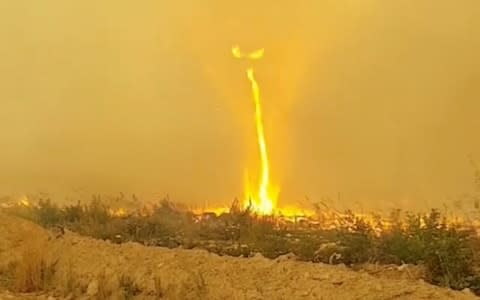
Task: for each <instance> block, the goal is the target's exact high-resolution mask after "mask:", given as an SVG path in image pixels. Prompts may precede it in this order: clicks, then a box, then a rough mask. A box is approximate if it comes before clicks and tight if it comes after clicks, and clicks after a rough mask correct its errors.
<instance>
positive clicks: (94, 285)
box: [0, 214, 476, 299]
mask: <svg viewBox="0 0 480 300" xmlns="http://www.w3.org/2000/svg"><path fill="white" fill-rule="evenodd" d="M31 247H41V249H42V251H44V252H45V253H44V254H45V255H47V256H48V258H49V260H50V261H52V262H55V275H54V278H53V285H54V286H55V289H56V291H55V293H53V294H51V295H50V296H49V297H50V299H53V298H52V297H55V298H70V299H96V298H97V297H98V296H100V298H101V297H104V299H122V297H121V296H122V294H123V295H126V294H129V295H134V296H135V297H137V298H138V299H158V298H163V299H476V297H475V296H473V295H472V294H470V293H465V292H456V291H452V290H448V289H443V288H439V287H436V286H432V285H429V284H427V283H424V282H423V281H419V280H413V279H392V278H385V277H382V276H380V277H378V276H376V277H373V276H372V275H369V274H367V273H360V272H355V271H352V270H349V269H347V268H346V267H341V266H331V265H325V264H313V263H305V262H297V261H293V260H287V259H277V260H269V259H265V258H263V257H261V256H258V257H254V258H234V257H220V256H218V255H215V254H212V253H208V252H206V251H203V250H182V249H176V250H170V249H163V248H154V247H145V246H142V245H139V244H135V243H126V244H121V245H116V244H112V243H109V242H106V241H100V240H94V239H91V238H86V237H80V236H78V235H76V234H74V233H69V232H67V233H66V234H65V235H63V236H61V237H58V238H57V237H55V236H54V235H53V234H51V233H48V232H47V231H45V230H43V229H42V228H40V227H39V226H37V225H35V224H32V223H30V222H28V221H25V220H20V219H18V218H14V217H10V216H4V215H1V214H0V270H2V269H5V268H7V264H8V263H7V262H8V261H12V260H16V259H20V260H21V259H22V251H25V249H29V248H31ZM0 276H2V273H1V272H0ZM119 282H121V284H119ZM17 297H18V298H16V296H14V295H12V294H10V293H7V292H4V293H3V294H2V293H1V292H0V299H22V297H27V296H18V295H17ZM37 298H40V296H39V297H37ZM42 298H44V299H48V297H47V296H42ZM25 299H28V297H27V298H25ZM30 299H32V298H30Z"/></svg>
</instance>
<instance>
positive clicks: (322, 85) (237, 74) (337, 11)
mask: <svg viewBox="0 0 480 300" xmlns="http://www.w3.org/2000/svg"><path fill="white" fill-rule="evenodd" d="M259 2H260V3H259ZM479 14H480V3H479V2H478V1H475V0H461V1H456V2H453V1H443V0H440V1H438V0H428V1H413V0H412V1H383V0H382V1H381V0H368V1H360V0H356V1H353V0H345V1H338V0H335V1H334V0H328V1H318V0H316V1H313V0H305V1H300V2H299V1H253V0H246V1H241V2H231V1H221V0H204V1H194V0H183V1H141V2H138V3H133V2H132V1H113V0H108V1H60V0H58V1H53V0H45V1H26V0H16V1H2V2H1V3H0V43H1V44H0V45H1V46H0V70H1V73H0V128H1V129H0V170H1V172H0V188H1V190H0V194H9V193H22V192H35V191H48V192H50V193H52V194H62V195H63V194H65V193H67V194H68V193H70V192H71V191H78V190H82V191H85V193H93V192H101V193H115V192H120V191H123V192H137V193H138V194H141V195H145V197H149V196H151V195H164V194H166V193H169V194H170V197H171V198H172V199H174V200H178V201H182V202H186V203H189V204H198V205H202V204H203V203H205V202H209V203H228V202H230V201H231V199H232V198H233V197H235V196H239V197H240V196H241V194H242V189H243V186H244V183H243V174H244V173H243V172H244V169H245V168H246V167H248V168H249V169H251V172H252V173H253V174H255V173H256V167H258V153H257V148H256V144H255V129H254V120H253V103H252V100H251V98H250V90H249V83H248V81H247V80H246V78H245V67H246V66H245V65H244V64H243V63H242V62H239V61H238V60H235V59H233V58H232V57H231V53H230V48H231V46H232V45H233V44H238V45H240V46H241V47H242V48H245V49H246V50H248V49H250V50H254V49H257V48H260V47H264V48H265V57H264V58H263V59H262V60H261V61H258V62H256V63H255V69H256V76H257V80H258V81H259V83H260V87H261V89H262V94H263V101H264V103H263V104H264V120H265V131H266V136H267V142H268V143H269V152H270V160H271V171H272V174H271V177H272V181H274V182H275V183H276V184H278V185H279V186H280V189H281V192H280V199H279V201H280V202H283V203H295V202H297V201H302V200H303V199H304V198H305V196H308V197H309V198H310V199H312V200H315V199H320V198H325V197H330V198H334V199H337V197H338V194H339V193H340V194H341V199H340V202H339V203H337V204H339V205H342V204H348V205H352V204H355V205H358V206H360V207H365V208H368V207H377V205H378V204H379V203H380V204H382V205H383V206H385V207H390V206H396V205H404V206H409V205H410V206H414V205H415V206H418V205H430V206H432V205H440V204H441V203H442V202H443V201H445V199H446V198H448V197H450V198H455V197H458V196H459V195H461V194H463V193H467V192H471V191H472V190H473V186H472V182H473V178H472V177H473V171H472V169H471V167H470V165H469V161H468V158H467V155H469V154H472V155H473V156H474V157H476V158H477V160H478V161H480V139H479V138H478V133H477V131H478V129H479V128H480V117H479V116H480V104H479V100H480V97H479V96H480V85H478V82H479V81H480V56H479V54H478V53H480V19H479V18H477V16H478V15H479ZM337 202H338V201H337Z"/></svg>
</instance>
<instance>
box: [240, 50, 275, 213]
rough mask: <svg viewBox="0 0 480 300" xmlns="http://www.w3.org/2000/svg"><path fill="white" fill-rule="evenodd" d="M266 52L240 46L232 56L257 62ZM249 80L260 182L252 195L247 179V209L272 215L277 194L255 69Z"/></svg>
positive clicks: (251, 68)
mask: <svg viewBox="0 0 480 300" xmlns="http://www.w3.org/2000/svg"><path fill="white" fill-rule="evenodd" d="M263 53H264V50H263V49H260V50H256V51H254V52H251V53H249V54H243V53H242V52H241V51H240V48H239V47H238V46H234V47H233V48H232V54H233V56H234V57H235V58H238V59H242V58H247V59H249V60H257V59H260V58H262V57H263ZM247 78H248V80H249V81H250V84H251V87H252V95H253V101H254V104H255V126H256V129H257V144H258V148H259V151H260V162H261V166H260V182H259V185H258V192H257V194H256V195H253V194H252V193H251V190H252V189H251V187H250V182H249V180H248V178H247V181H246V187H245V202H244V205H245V207H250V209H251V210H252V211H254V212H256V213H259V214H262V215H270V214H272V213H273V212H274V208H275V205H276V196H275V194H276V193H275V192H274V191H273V190H272V188H271V186H270V167H269V160H268V151H267V142H266V140H265V131H264V128H263V118H262V104H261V97H260V87H259V85H258V82H257V80H256V79H255V72H254V70H253V67H250V68H248V69H247Z"/></svg>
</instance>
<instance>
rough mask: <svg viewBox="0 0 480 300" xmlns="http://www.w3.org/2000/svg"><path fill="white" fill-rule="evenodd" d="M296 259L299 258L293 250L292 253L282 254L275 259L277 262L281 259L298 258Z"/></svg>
mask: <svg viewBox="0 0 480 300" xmlns="http://www.w3.org/2000/svg"><path fill="white" fill-rule="evenodd" d="M296 259H297V256H296V255H295V254H293V253H292V252H290V253H287V254H284V255H280V256H279V257H277V258H276V259H275V260H276V261H277V262H280V261H286V260H296Z"/></svg>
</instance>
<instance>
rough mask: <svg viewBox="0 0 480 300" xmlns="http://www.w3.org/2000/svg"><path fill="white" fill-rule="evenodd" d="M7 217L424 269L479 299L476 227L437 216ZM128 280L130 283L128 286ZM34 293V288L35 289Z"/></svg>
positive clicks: (132, 238)
mask: <svg viewBox="0 0 480 300" xmlns="http://www.w3.org/2000/svg"><path fill="white" fill-rule="evenodd" d="M4 210H6V211H8V212H10V213H12V214H16V215H18V216H22V217H23V218H27V219H29V220H32V221H34V222H37V223H39V224H41V225H42V226H44V227H47V228H50V229H54V230H56V232H57V234H58V236H61V235H62V234H63V233H64V232H65V230H70V231H74V232H76V233H79V234H81V235H86V236H90V237H94V238H96V239H102V240H109V241H111V242H113V243H118V244H122V243H126V242H136V243H140V244H143V245H146V246H158V247H168V248H184V249H192V248H197V249H205V250H208V251H210V252H213V253H216V254H219V255H221V256H224V255H225V256H240V257H253V256H256V255H258V253H260V254H261V255H262V256H264V257H267V258H271V259H274V258H279V257H284V256H288V257H290V258H294V259H296V260H300V261H308V262H314V263H320V262H321V263H325V264H344V265H347V266H350V267H351V268H353V269H364V268H366V267H365V266H367V265H371V264H374V265H386V266H392V265H396V266H398V268H404V266H407V265H418V266H419V267H420V268H421V269H422V270H423V271H422V274H423V275H422V276H421V277H422V278H423V279H425V280H426V281H428V282H430V283H432V284H435V285H439V286H445V287H450V288H452V289H457V290H462V289H465V288H469V289H471V290H472V291H475V292H480V276H479V275H480V273H479V272H480V260H479V257H478V253H479V251H478V250H480V238H479V237H478V234H477V230H478V227H477V226H476V225H475V224H474V223H472V222H467V221H465V220H463V221H459V220H453V219H448V218H447V217H446V216H443V215H442V214H441V213H440V212H439V211H437V210H432V211H431V212H429V213H425V214H413V213H408V212H405V213H403V212H401V211H399V210H395V211H393V212H392V213H391V215H390V216H388V217H381V216H376V215H360V214H356V213H354V212H352V211H346V212H343V213H340V212H337V211H335V210H333V209H329V208H327V207H323V206H318V207H317V211H316V212H315V213H314V214H313V215H311V216H295V217H292V216H288V217H285V216H281V215H277V216H271V215H259V214H257V213H256V212H255V211H254V210H251V209H250V208H249V207H247V208H243V206H242V204H241V203H240V202H239V201H234V202H233V204H232V206H231V208H230V211H229V212H225V213H222V214H220V215H217V214H215V213H194V212H192V211H190V210H187V209H185V208H183V207H182V206H180V205H177V204H175V203H173V202H171V201H170V200H169V199H164V200H162V201H160V202H158V203H156V204H153V205H150V206H142V207H137V208H131V209H126V208H123V207H121V208H119V207H116V208H113V207H111V206H110V205H109V204H107V202H106V201H102V200H101V198H100V197H94V198H93V199H92V200H91V201H90V202H89V203H86V204H82V203H80V202H78V203H77V204H75V205H67V206H64V207H59V206H57V205H56V204H54V203H53V202H51V201H50V200H42V199H40V200H39V201H38V202H37V203H32V202H29V201H27V200H24V201H22V202H18V204H16V205H12V206H10V207H6V208H4ZM125 280H126V279H125ZM28 286H33V287H36V286H34V285H32V284H28Z"/></svg>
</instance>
